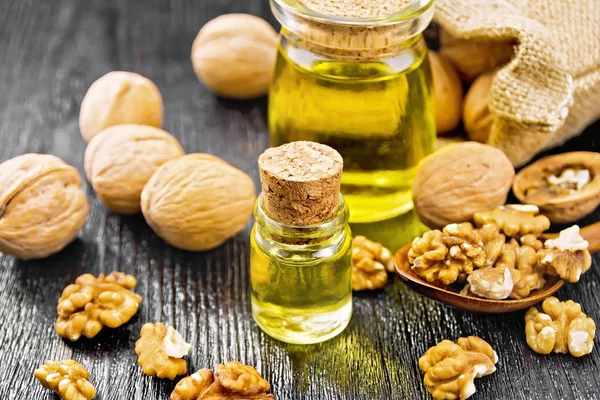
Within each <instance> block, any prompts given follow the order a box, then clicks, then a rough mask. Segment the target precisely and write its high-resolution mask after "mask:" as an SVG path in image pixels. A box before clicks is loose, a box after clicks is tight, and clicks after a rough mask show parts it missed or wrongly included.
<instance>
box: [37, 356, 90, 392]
mask: <svg viewBox="0 0 600 400" xmlns="http://www.w3.org/2000/svg"><path fill="white" fill-rule="evenodd" d="M34 375H35V377H36V378H37V380H38V381H39V382H40V383H41V384H42V386H44V387H46V388H48V389H51V390H52V391H54V392H55V393H56V394H58V396H59V397H60V398H61V399H62V400H91V399H93V398H94V397H95V396H96V388H94V385H92V384H91V383H90V382H89V381H88V379H89V377H90V374H89V372H88V371H87V370H86V369H85V368H84V367H83V365H81V364H78V363H77V362H75V361H73V360H63V361H61V362H57V361H47V362H46V364H44V365H42V366H41V367H40V368H38V369H36V370H35V373H34Z"/></svg>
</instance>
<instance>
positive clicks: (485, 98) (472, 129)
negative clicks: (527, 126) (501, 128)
mask: <svg viewBox="0 0 600 400" xmlns="http://www.w3.org/2000/svg"><path fill="white" fill-rule="evenodd" d="M495 76H496V71H492V72H488V73H485V74H483V75H481V76H480V77H479V78H477V79H476V80H475V82H473V84H472V85H471V87H470V88H469V91H468V92H467V95H466V96H465V103H464V106H463V124H464V127H465V131H466V132H467V136H469V139H471V140H474V141H476V142H480V143H487V142H488V139H489V137H490V133H491V132H492V123H493V122H494V114H492V112H491V111H490V108H489V103H490V90H491V88H492V82H493V80H494V77H495Z"/></svg>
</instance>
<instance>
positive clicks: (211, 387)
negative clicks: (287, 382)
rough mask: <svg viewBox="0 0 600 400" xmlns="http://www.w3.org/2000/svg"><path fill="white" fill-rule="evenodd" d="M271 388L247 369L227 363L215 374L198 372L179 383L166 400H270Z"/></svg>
mask: <svg viewBox="0 0 600 400" xmlns="http://www.w3.org/2000/svg"><path fill="white" fill-rule="evenodd" d="M270 389H271V385H270V384H269V383H268V382H267V381H266V380H264V379H263V378H262V377H261V376H260V374H259V373H258V372H257V371H256V370H255V369H254V368H252V367H251V366H249V365H244V364H242V363H241V362H238V361H231V362H229V363H227V364H225V365H223V364H219V365H218V366H217V372H216V374H213V372H212V371H211V370H209V369H201V370H200V371H198V372H196V373H195V374H192V375H191V376H189V377H187V378H184V379H182V380H181V381H179V383H178V384H177V386H175V390H174V391H173V393H172V394H171V398H170V400H242V399H244V400H273V399H274V398H273V395H271V394H267V392H268V391H269V390H270Z"/></svg>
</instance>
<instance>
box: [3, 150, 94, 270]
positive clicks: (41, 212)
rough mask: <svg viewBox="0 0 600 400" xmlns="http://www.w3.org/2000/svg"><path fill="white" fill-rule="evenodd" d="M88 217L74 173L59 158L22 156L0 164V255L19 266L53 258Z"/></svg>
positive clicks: (86, 205) (74, 171)
mask: <svg viewBox="0 0 600 400" xmlns="http://www.w3.org/2000/svg"><path fill="white" fill-rule="evenodd" d="M88 211H89V205H88V201H87V199H86V197H85V193H84V192H83V190H81V177H80V175H79V171H77V169H76V168H74V167H72V166H70V165H67V164H66V163H65V162H64V161H63V160H61V159H60V158H58V157H55V156H52V155H47V154H25V155H22V156H18V157H15V158H12V159H10V160H8V161H5V162H4V163H2V164H0V252H2V253H5V254H10V255H13V256H16V257H18V258H22V259H24V260H29V259H32V258H44V257H48V256H49V255H51V254H54V253H57V252H59V251H61V250H62V249H63V248H65V247H66V246H67V245H68V244H69V243H71V242H72V241H73V239H75V237H76V236H77V234H78V233H79V231H80V230H81V228H83V226H84V225H85V221H86V219H87V215H88Z"/></svg>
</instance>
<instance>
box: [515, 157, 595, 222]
mask: <svg viewBox="0 0 600 400" xmlns="http://www.w3.org/2000/svg"><path fill="white" fill-rule="evenodd" d="M513 192H514V194H515V196H516V197H517V198H518V199H519V200H520V201H521V202H522V203H527V204H534V205H536V206H538V207H539V208H540V212H541V213H542V214H544V215H546V216H547V217H548V218H549V219H550V221H552V222H553V223H570V222H574V221H577V220H579V219H581V218H583V217H585V216H586V215H588V214H590V213H592V211H594V210H595V209H596V207H598V205H600V153H595V152H588V151H577V152H572V153H564V154H558V155H555V156H548V157H544V158H542V159H540V160H538V161H537V162H535V163H533V164H531V165H530V166H528V167H526V168H524V169H523V170H521V172H519V173H518V174H517V177H516V179H515V182H514V184H513Z"/></svg>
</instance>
